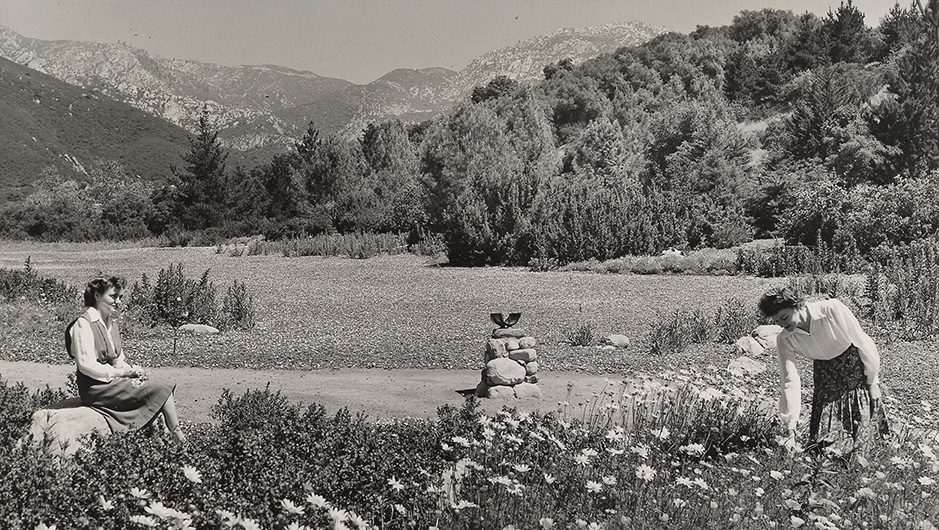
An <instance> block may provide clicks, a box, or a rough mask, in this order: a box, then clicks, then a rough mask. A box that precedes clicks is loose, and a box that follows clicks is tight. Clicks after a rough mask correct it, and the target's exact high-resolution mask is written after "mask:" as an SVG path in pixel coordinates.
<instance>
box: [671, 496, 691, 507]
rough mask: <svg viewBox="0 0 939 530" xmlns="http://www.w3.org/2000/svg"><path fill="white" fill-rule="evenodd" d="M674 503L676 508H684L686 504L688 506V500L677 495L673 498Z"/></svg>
mask: <svg viewBox="0 0 939 530" xmlns="http://www.w3.org/2000/svg"><path fill="white" fill-rule="evenodd" d="M672 503H673V504H674V505H675V507H676V508H684V507H685V506H688V501H686V500H684V499H679V498H677V497H676V498H675V499H673V500H672Z"/></svg>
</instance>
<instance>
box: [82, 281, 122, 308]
mask: <svg viewBox="0 0 939 530" xmlns="http://www.w3.org/2000/svg"><path fill="white" fill-rule="evenodd" d="M111 287H113V288H114V290H115V291H117V292H121V291H123V290H124V288H125V287H127V280H125V279H124V278H121V277H119V276H111V277H110V278H105V277H103V276H102V277H99V278H95V279H94V280H91V281H90V282H88V285H87V286H86V287H85V294H84V298H85V307H94V306H95V301H96V300H95V295H99V294H104V293H106V292H107V291H108V289H110V288H111Z"/></svg>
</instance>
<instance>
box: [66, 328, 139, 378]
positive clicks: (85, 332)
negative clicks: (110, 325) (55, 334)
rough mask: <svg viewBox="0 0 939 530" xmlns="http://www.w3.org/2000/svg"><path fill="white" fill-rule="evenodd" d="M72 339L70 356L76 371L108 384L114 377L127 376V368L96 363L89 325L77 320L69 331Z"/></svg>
mask: <svg viewBox="0 0 939 530" xmlns="http://www.w3.org/2000/svg"><path fill="white" fill-rule="evenodd" d="M69 334H70V335H71V338H72V355H74V356H75V363H76V364H77V365H78V370H79V371H80V372H81V373H83V374H85V375H87V376H88V377H90V378H92V379H95V380H97V381H104V382H106V383H110V382H111V381H112V380H113V379H114V378H115V377H126V376H127V375H129V373H128V369H127V368H116V367H114V366H111V365H110V364H104V363H100V362H98V355H97V354H96V353H95V338H94V335H93V334H92V332H91V325H90V324H89V323H88V321H86V320H85V319H83V318H79V319H78V320H77V321H76V322H75V325H73V326H72V328H71V329H70V330H69Z"/></svg>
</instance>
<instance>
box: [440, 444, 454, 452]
mask: <svg viewBox="0 0 939 530" xmlns="http://www.w3.org/2000/svg"><path fill="white" fill-rule="evenodd" d="M440 448H441V449H443V450H444V451H451V450H453V447H451V446H449V445H447V443H446V442H440Z"/></svg>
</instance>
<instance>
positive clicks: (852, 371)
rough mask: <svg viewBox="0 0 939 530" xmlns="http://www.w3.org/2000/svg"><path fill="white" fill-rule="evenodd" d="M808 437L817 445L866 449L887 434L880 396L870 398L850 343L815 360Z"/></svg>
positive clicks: (865, 378) (855, 352) (862, 365)
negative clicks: (835, 354) (835, 353)
mask: <svg viewBox="0 0 939 530" xmlns="http://www.w3.org/2000/svg"><path fill="white" fill-rule="evenodd" d="M813 377H814V380H815V390H814V394H813V396H812V419H811V423H810V425H809V438H810V440H811V444H812V445H816V446H817V447H819V448H826V447H831V448H832V449H837V450H840V451H842V452H843V453H847V452H850V451H852V450H858V451H860V452H861V453H866V452H867V450H868V448H869V447H870V444H871V443H872V442H873V441H874V440H875V439H879V438H882V437H883V436H885V435H887V434H889V432H890V430H889V426H888V424H887V415H886V412H885V411H884V406H883V400H874V399H872V398H871V394H870V388H869V386H868V384H867V376H866V375H864V363H863V362H861V356H860V355H859V354H858V349H857V347H856V346H854V345H853V344H852V345H851V346H850V347H849V348H848V349H847V350H845V351H844V353H842V354H841V355H839V356H838V357H835V358H834V359H830V360H827V361H815V363H814V365H813Z"/></svg>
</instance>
